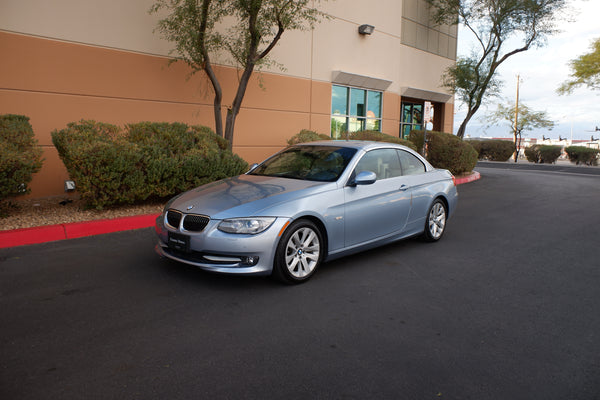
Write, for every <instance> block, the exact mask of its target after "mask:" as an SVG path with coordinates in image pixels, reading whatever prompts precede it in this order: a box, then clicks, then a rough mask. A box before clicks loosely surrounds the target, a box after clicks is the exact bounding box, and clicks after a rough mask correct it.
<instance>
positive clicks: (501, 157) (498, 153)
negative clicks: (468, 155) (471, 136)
mask: <svg viewBox="0 0 600 400" xmlns="http://www.w3.org/2000/svg"><path fill="white" fill-rule="evenodd" d="M468 143H469V144H470V145H471V146H473V148H474V149H475V151H477V153H478V154H479V159H480V160H488V161H508V159H509V158H510V156H512V155H513V153H514V152H515V144H514V143H513V142H511V141H508V140H499V139H490V140H469V141H468Z"/></svg>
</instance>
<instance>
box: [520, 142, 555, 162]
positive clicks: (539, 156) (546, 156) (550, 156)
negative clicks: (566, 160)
mask: <svg viewBox="0 0 600 400" xmlns="http://www.w3.org/2000/svg"><path fill="white" fill-rule="evenodd" d="M561 152H562V147H560V146H549V145H539V144H536V145H533V146H530V147H528V148H526V149H525V157H526V158H527V161H529V162H533V163H536V164H553V163H555V162H556V160H558V157H560V153H561Z"/></svg>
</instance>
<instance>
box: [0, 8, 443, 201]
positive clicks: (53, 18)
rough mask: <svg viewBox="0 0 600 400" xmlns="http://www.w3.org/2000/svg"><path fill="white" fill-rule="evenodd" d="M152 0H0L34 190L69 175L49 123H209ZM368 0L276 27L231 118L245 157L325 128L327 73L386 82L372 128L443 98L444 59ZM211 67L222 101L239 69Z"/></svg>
mask: <svg viewBox="0 0 600 400" xmlns="http://www.w3.org/2000/svg"><path fill="white" fill-rule="evenodd" d="M405 1H406V0H405ZM419 1H420V2H421V1H424V0H419ZM152 3H153V1H152V0H127V1H123V0H103V1H97V0H54V1H51V2H50V1H47V0H3V1H2V5H1V6H0V7H1V10H0V54H2V55H3V58H4V61H3V62H2V63H0V113H14V114H23V115H26V116H29V117H30V118H31V123H32V125H33V128H34V132H35V133H36V136H37V138H38V140H39V142H40V145H41V146H42V147H43V149H44V157H45V163H44V167H43V169H42V171H41V172H40V173H38V174H37V175H36V176H35V177H34V181H33V182H32V185H31V187H32V189H33V192H32V194H31V196H32V197H44V196H51V195H60V194H62V193H63V182H64V180H65V179H67V178H68V174H67V172H66V170H65V168H64V166H63V165H62V163H61V161H60V159H59V158H58V155H57V153H56V150H55V148H54V147H53V146H52V142H51V132H52V131H53V130H55V129H62V128H64V127H65V126H66V124H67V123H69V122H73V121H78V120H80V119H94V120H97V121H102V122H108V123H113V124H119V125H124V124H126V123H131V122H139V121H146V120H150V121H181V122H185V123H189V124H202V125H207V126H211V127H212V126H214V121H213V111H212V92H211V88H210V86H209V85H208V83H207V81H206V80H205V79H203V77H202V75H200V74H197V75H195V76H193V77H192V78H191V79H189V80H187V79H186V78H188V77H189V75H190V70H189V69H188V68H187V67H186V66H185V65H183V64H182V63H176V64H172V65H171V66H167V61H168V57H167V55H168V53H169V49H170V47H171V45H170V43H167V42H165V41H163V40H161V39H160V38H159V36H158V34H154V33H153V29H154V27H155V25H156V22H157V19H158V17H157V16H155V15H150V14H148V12H147V11H148V10H149V9H150V7H151V5H152ZM375 3H377V4H376V5H373V6H371V7H364V5H362V4H359V2H357V1H354V0H352V1H350V0H344V1H342V0H338V1H329V2H324V3H320V4H322V9H323V11H325V12H326V13H328V14H329V15H330V16H331V19H329V20H325V21H324V22H323V23H321V24H320V25H318V26H317V27H316V29H315V30H313V31H305V32H297V31H292V32H286V33H285V34H284V36H283V38H282V40H281V42H280V44H279V45H278V46H277V47H276V48H275V50H274V52H273V55H272V57H273V59H275V60H276V61H277V62H279V63H281V64H282V65H283V66H284V67H285V69H284V70H281V69H279V68H276V67H273V68H271V69H267V70H265V71H264V72H263V73H262V74H261V80H262V85H261V84H259V82H258V75H256V74H255V75H254V76H253V78H252V81H251V83H250V85H249V88H248V91H247V93H246V97H245V99H244V104H243V108H242V111H241V113H240V115H239V117H238V119H237V123H236V133H235V139H234V151H235V152H237V153H238V154H240V155H241V156H242V157H244V158H245V159H246V160H247V161H248V162H250V163H252V162H259V161H261V160H262V159H264V158H265V157H267V156H268V155H270V154H272V153H273V152H274V151H276V150H279V149H281V148H282V147H283V146H285V145H286V140H287V139H288V138H289V137H291V136H292V135H294V134H295V133H297V132H299V131H300V130H301V129H311V130H315V131H318V132H320V133H329V130H330V122H331V87H332V79H333V74H334V71H344V72H347V73H349V74H353V75H357V76H361V75H364V76H368V77H370V78H373V79H375V80H376V81H387V82H389V87H388V88H387V89H386V90H385V91H384V92H383V106H382V131H383V132H386V133H389V134H394V135H398V133H399V123H400V118H401V115H400V109H401V104H402V98H403V96H405V94H406V93H408V94H410V96H409V97H411V98H414V97H415V94H416V95H417V96H420V95H423V96H422V97H427V96H429V95H430V94H432V93H433V94H434V95H435V94H438V95H440V96H446V97H448V98H450V96H448V95H447V94H445V93H444V91H443V90H442V89H441V88H440V87H439V80H440V76H441V74H442V72H443V71H444V69H445V68H447V67H448V66H449V65H452V63H453V60H452V58H447V57H440V56H439V55H436V54H434V53H431V52H428V51H424V50H421V49H417V48H415V47H410V46H406V45H405V44H402V25H403V21H404V20H403V18H402V16H403V10H404V8H406V7H407V5H406V4H404V3H403V1H398V0H376V1H375ZM349 5H350V6H349ZM352 5H355V6H352ZM361 24H371V25H374V26H375V32H374V33H373V34H372V35H369V36H364V35H359V34H358V32H357V29H358V26H359V25H361ZM218 74H219V76H220V78H221V82H222V84H223V86H224V105H225V106H227V105H228V104H230V103H231V101H232V99H233V96H234V93H235V89H236V84H237V73H236V71H235V69H234V68H231V67H227V66H221V67H219V68H218ZM261 86H262V87H261ZM365 88H367V89H369V87H368V86H367V87H365ZM434 97H435V96H434ZM423 100H431V99H427V98H423ZM438 100H439V99H438ZM438 109H440V110H443V111H442V112H440V114H441V117H442V118H443V121H442V122H441V126H442V127H443V128H444V129H445V130H446V131H451V129H452V100H451V99H450V100H448V101H443V102H440V103H439V104H438V108H436V116H437V115H438V111H437V110H438Z"/></svg>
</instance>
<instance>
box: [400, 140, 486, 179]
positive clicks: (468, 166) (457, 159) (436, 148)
mask: <svg viewBox="0 0 600 400" xmlns="http://www.w3.org/2000/svg"><path fill="white" fill-rule="evenodd" d="M408 139H409V140H410V141H411V142H413V143H414V144H415V146H416V147H417V149H422V148H423V142H424V137H423V131H416V130H415V131H412V132H410V135H409V137H408ZM427 142H428V147H427V160H428V161H429V162H430V163H431V165H433V166H434V167H436V168H443V169H447V170H449V171H450V172H452V173H453V174H454V175H460V174H463V173H468V172H471V171H473V168H475V165H476V164H477V151H475V149H474V148H473V146H471V145H470V144H469V143H468V142H465V141H462V140H461V139H460V138H459V137H458V136H455V135H452V134H450V133H443V132H435V131H427Z"/></svg>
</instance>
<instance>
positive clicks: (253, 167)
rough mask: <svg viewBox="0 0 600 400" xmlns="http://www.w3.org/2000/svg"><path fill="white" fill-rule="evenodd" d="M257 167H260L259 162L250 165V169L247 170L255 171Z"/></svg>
mask: <svg viewBox="0 0 600 400" xmlns="http://www.w3.org/2000/svg"><path fill="white" fill-rule="evenodd" d="M256 167H258V164H257V163H254V164H252V165H251V166H250V169H249V170H248V172H246V173H247V174H249V173H250V172H252V171H254V170H255V169H256Z"/></svg>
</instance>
